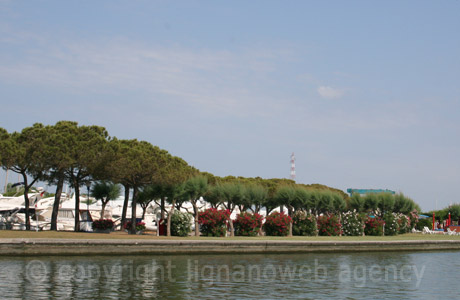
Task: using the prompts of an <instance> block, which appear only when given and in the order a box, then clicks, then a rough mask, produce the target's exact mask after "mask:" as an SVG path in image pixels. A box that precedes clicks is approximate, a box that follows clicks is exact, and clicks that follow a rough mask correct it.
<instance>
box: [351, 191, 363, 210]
mask: <svg viewBox="0 0 460 300" xmlns="http://www.w3.org/2000/svg"><path fill="white" fill-rule="evenodd" d="M349 209H350V210H356V211H357V212H363V211H364V198H363V197H361V195H359V194H356V193H355V194H353V195H352V196H351V198H350V201H349Z"/></svg>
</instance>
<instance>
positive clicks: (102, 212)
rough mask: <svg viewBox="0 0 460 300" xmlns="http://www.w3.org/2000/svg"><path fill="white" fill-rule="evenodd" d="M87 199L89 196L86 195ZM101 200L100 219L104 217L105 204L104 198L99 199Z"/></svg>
mask: <svg viewBox="0 0 460 300" xmlns="http://www.w3.org/2000/svg"><path fill="white" fill-rule="evenodd" d="M88 201H89V197H88ZM101 202H102V209H101V219H104V214H105V206H106V205H107V202H104V200H101ZM88 213H89V211H88Z"/></svg>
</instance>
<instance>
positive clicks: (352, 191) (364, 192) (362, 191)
mask: <svg viewBox="0 0 460 300" xmlns="http://www.w3.org/2000/svg"><path fill="white" fill-rule="evenodd" d="M347 193H349V194H350V195H353V194H360V195H367V194H380V193H390V194H396V192H395V191H391V190H383V189H347Z"/></svg>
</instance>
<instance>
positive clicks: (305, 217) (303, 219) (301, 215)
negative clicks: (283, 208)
mask: <svg viewBox="0 0 460 300" xmlns="http://www.w3.org/2000/svg"><path fill="white" fill-rule="evenodd" d="M292 234H293V235H317V234H318V226H317V224H316V216H315V215H313V214H311V213H307V212H304V211H296V212H295V213H294V215H293V216H292Z"/></svg>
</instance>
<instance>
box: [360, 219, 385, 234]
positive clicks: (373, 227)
mask: <svg viewBox="0 0 460 300" xmlns="http://www.w3.org/2000/svg"><path fill="white" fill-rule="evenodd" d="M383 224H385V221H384V220H382V219H381V218H379V217H375V218H371V217H367V220H366V222H365V227H364V234H365V235H374V236H380V235H383Z"/></svg>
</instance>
